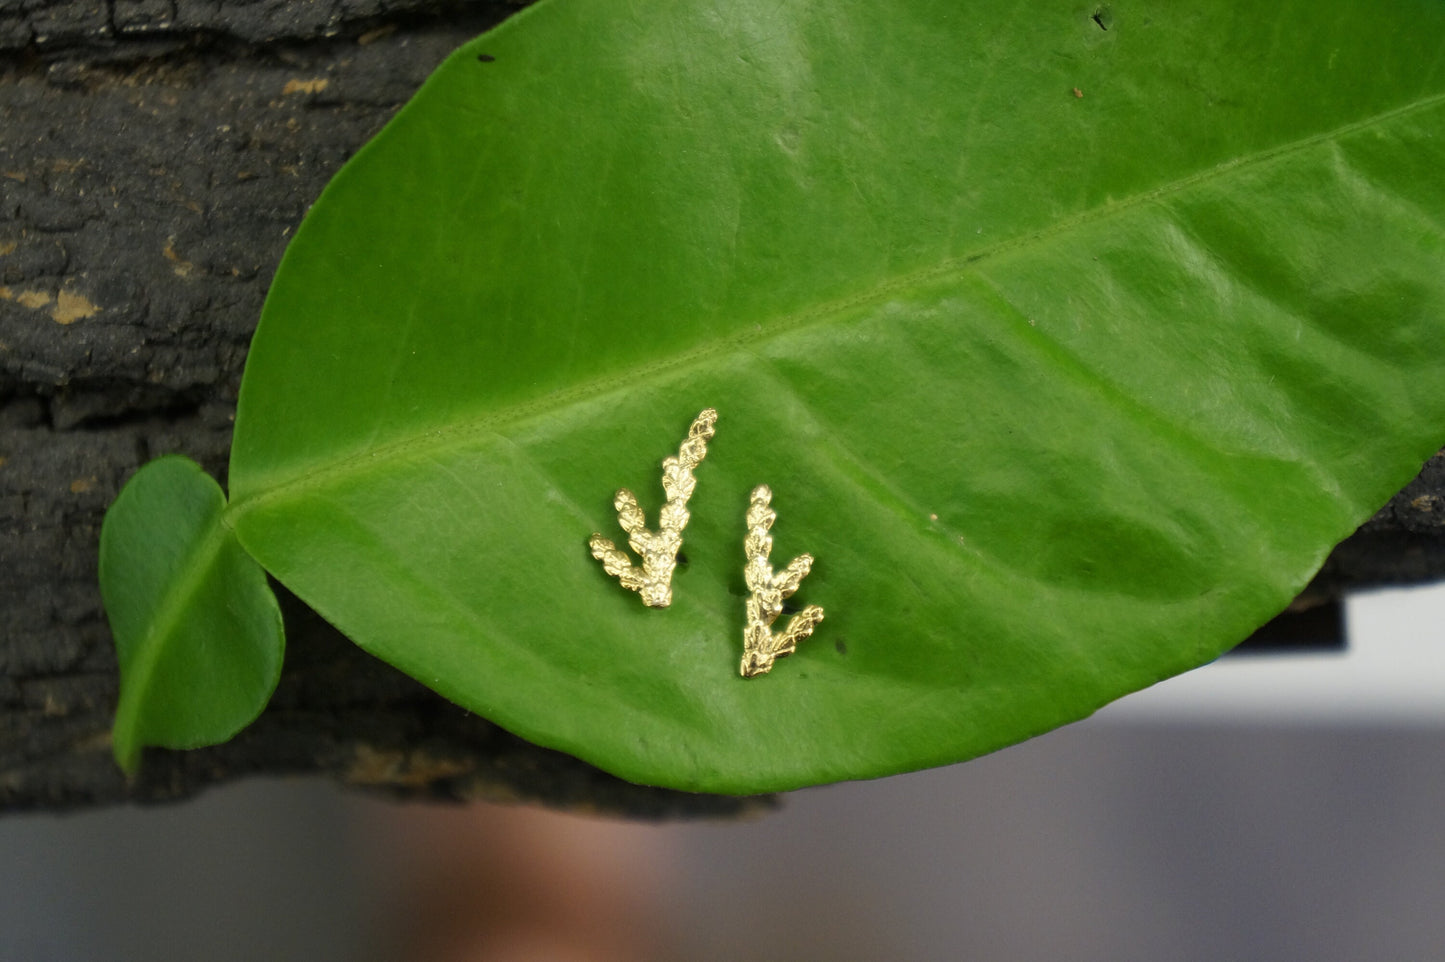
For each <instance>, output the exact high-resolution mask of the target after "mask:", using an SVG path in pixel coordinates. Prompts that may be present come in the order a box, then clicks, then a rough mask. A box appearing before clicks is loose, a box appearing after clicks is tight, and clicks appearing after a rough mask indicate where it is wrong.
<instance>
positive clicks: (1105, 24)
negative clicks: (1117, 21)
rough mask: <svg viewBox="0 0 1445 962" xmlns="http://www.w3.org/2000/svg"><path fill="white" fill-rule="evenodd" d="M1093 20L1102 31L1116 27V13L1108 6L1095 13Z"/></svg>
mask: <svg viewBox="0 0 1445 962" xmlns="http://www.w3.org/2000/svg"><path fill="white" fill-rule="evenodd" d="M1091 19H1092V20H1093V21H1094V23H1096V24H1098V25H1099V29H1100V30H1108V29H1109V28H1110V27H1112V26H1113V25H1114V11H1112V10H1110V9H1109V7H1108V4H1105V5H1104V6H1101V7H1099V8H1098V9H1097V10H1095V11H1094V16H1093V17H1092V18H1091Z"/></svg>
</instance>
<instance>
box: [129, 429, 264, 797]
mask: <svg viewBox="0 0 1445 962" xmlns="http://www.w3.org/2000/svg"><path fill="white" fill-rule="evenodd" d="M225 506H226V499H225V495H223V494H222V493H221V488H220V486H219V485H217V484H216V482H215V481H213V480H212V479H211V477H210V476H209V475H207V474H206V473H205V472H204V471H203V470H202V469H201V467H200V465H198V464H196V463H195V462H193V461H190V460H188V459H186V458H182V457H164V458H160V459H158V460H155V461H152V462H151V463H150V464H147V465H146V466H145V467H143V468H141V469H140V471H138V472H136V474H135V476H134V477H132V478H131V479H130V481H129V482H128V483H127V484H126V486H125V488H123V489H122V490H121V493H120V496H119V497H118V498H116V501H115V504H113V505H111V508H110V510H109V511H108V512H106V516H105V524H104V526H103V527H102V528H101V532H100V589H101V595H102V596H103V597H104V599H105V610H106V614H107V616H108V617H109V618H110V627H111V632H112V634H114V636H115V646H116V653H117V655H118V656H119V659H120V704H119V706H118V707H117V708H116V717H115V728H114V730H113V742H114V749H115V757H116V761H118V762H119V763H120V765H121V767H122V768H124V769H125V770H126V771H127V772H133V771H134V770H135V768H136V766H137V764H138V762H139V760H140V750H141V748H142V747H143V746H146V745H158V746H163V747H166V748H196V747H199V746H201V745H213V744H216V743H217V742H222V741H225V740H226V739H228V738H230V737H231V736H232V735H234V734H235V733H236V732H238V731H239V730H241V729H242V728H244V727H245V726H246V725H247V724H249V723H250V722H251V720H252V719H254V718H255V717H256V715H257V714H259V713H260V711H261V709H262V708H263V707H264V706H265V704H266V701H267V699H269V698H270V697H271V692H272V691H274V690H275V688H276V681H277V678H278V677H279V676H280V672H281V654H282V649H283V646H284V640H283V634H282V625H281V611H280V609H279V608H278V607H277V605H276V596H275V595H274V594H273V593H272V592H271V587H270V585H268V584H267V583H266V574H265V572H264V571H262V570H261V567H260V565H258V564H256V562H255V561H253V560H252V559H251V557H250V556H249V555H247V554H246V552H245V551H244V550H243V549H242V548H241V546H240V544H239V543H238V542H237V541H236V537H235V534H234V533H233V532H232V531H231V529H230V528H229V527H228V526H227V525H226V524H225V518H224V513H223V512H224V509H225Z"/></svg>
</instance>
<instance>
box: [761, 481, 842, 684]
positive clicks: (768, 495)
mask: <svg viewBox="0 0 1445 962" xmlns="http://www.w3.org/2000/svg"><path fill="white" fill-rule="evenodd" d="M772 500H773V492H772V489H770V488H769V487H768V486H767V485H766V484H760V485H758V486H757V487H756V488H753V495H752V503H751V504H749V505H748V537H747V540H746V541H744V542H743V550H744V552H745V553H746V554H747V557H748V565H747V568H746V569H745V574H746V578H747V582H748V591H750V592H751V594H750V595H748V604H747V611H748V626H747V627H746V628H745V629H743V664H742V674H743V677H744V678H752V677H753V676H754V675H762V674H766V673H767V672H769V671H771V670H772V667H773V662H774V661H775V660H777V659H779V658H782V657H784V656H785V655H791V654H792V653H793V651H794V650H795V649H796V648H797V647H798V642H800V641H802V640H803V639H804V638H806V637H808V636H809V635H811V634H812V633H813V629H814V628H816V627H817V626H818V622H820V621H822V620H823V609H822V608H819V607H818V606H817V605H809V606H808V607H806V608H804V609H803V610H802V611H800V612H798V613H797V614H796V615H794V616H793V618H792V620H791V621H789V622H788V627H787V629H786V630H785V631H784V632H783V633H782V634H781V635H775V634H773V629H772V624H773V622H774V621H776V620H777V617H778V615H780V614H782V611H783V600H784V599H785V598H787V597H788V596H790V595H791V594H792V593H793V592H795V591H797V590H798V583H799V582H801V581H802V580H803V579H804V578H806V577H807V576H808V572H809V571H811V570H812V568H813V556H812V555H810V554H800V555H798V556H797V557H796V558H794V559H793V560H792V561H791V562H789V564H788V566H787V567H786V568H784V569H783V570H782V571H781V572H778V573H777V574H774V573H773V566H772V565H771V564H769V563H768V555H769V554H770V553H771V552H772V550H773V538H772V535H770V534H768V531H769V530H770V529H771V528H772V526H773V522H774V521H776V520H778V514H777V512H776V511H774V510H773V509H772V508H771V507H770V504H771V503H772Z"/></svg>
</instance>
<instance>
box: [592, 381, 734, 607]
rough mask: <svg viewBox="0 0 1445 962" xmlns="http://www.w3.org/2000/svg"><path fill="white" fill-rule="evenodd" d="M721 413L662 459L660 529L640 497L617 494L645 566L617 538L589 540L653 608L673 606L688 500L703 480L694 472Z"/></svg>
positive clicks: (700, 420) (702, 418)
mask: <svg viewBox="0 0 1445 962" xmlns="http://www.w3.org/2000/svg"><path fill="white" fill-rule="evenodd" d="M716 423H717V411H715V410H713V409H712V408H708V409H707V410H705V411H703V412H702V413H701V414H699V415H698V416H697V417H696V418H695V419H694V420H693V422H692V426H691V427H690V428H688V431H687V438H686V439H685V440H684V441H683V442H682V446H681V447H680V448H678V451H677V457H675V458H673V457H669V458H666V459H665V460H664V461H663V462H662V489H663V491H664V492H665V493H666V494H667V503H666V504H665V505H663V507H662V511H661V512H660V514H659V515H658V530H657V531H655V532H653V531H649V530H647V518H646V517H645V516H644V515H643V513H642V508H641V507H639V506H638V504H637V496H636V495H635V494H633V493H632V492H631V491H629V490H627V489H626V488H623V489H621V490H620V491H618V492H617V497H616V498H614V499H613V501H612V507H613V508H615V509H616V511H617V522H618V524H620V525H621V526H622V530H623V531H626V532H627V535H628V544H630V545H631V546H632V550H633V551H636V552H637V554H638V555H639V556H640V557H641V559H642V566H641V567H640V568H639V567H638V566H637V565H634V564H633V563H632V559H631V558H630V557H628V555H627V552H625V551H623V550H621V549H620V548H618V547H617V546H616V545H615V544H613V543H612V541H611V540H609V539H607V538H604V537H602V535H601V534H598V533H594V534H593V535H592V537H591V539H589V541H588V546H589V547H590V548H591V549H592V557H594V558H596V559H597V560H598V561H600V562H602V567H603V569H604V570H606V572H607V573H608V574H610V575H612V576H613V577H614V578H616V579H617V580H618V581H619V582H621V583H622V587H624V588H626V589H628V590H629V591H635V592H637V593H638V594H639V595H641V596H642V603H643V604H644V605H647V606H648V607H649V608H666V607H667V606H668V605H670V604H672V572H673V569H674V568H676V567H677V552H678V550H679V549H681V548H682V529H683V528H685V527H687V521H688V518H689V515H688V513H687V499H688V498H690V497H692V490H693V488H694V487H695V486H696V485H697V479H696V478H695V477H693V474H692V471H693V469H694V468H696V467H697V466H698V465H699V464H700V463H702V459H703V458H705V457H707V442H708V440H709V439H710V438H711V437H712V436H713V432H714V425H715V424H716Z"/></svg>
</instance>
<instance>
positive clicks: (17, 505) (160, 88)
mask: <svg viewBox="0 0 1445 962" xmlns="http://www.w3.org/2000/svg"><path fill="white" fill-rule="evenodd" d="M519 5H520V4H519V3H511V4H505V3H485V2H471V3H439V2H435V0H332V2H329V3H321V2H307V3H298V2H293V0H0V811H5V810H12V811H13V810H21V809H33V808H46V809H52V810H54V809H63V808H69V807H75V806H83V805H93V804H101V803H111V802H117V801H122V800H134V801H151V800H161V799H169V798H178V797H183V796H186V795H188V794H191V793H193V792H195V791H197V790H199V789H201V788H203V787H205V786H207V785H211V784H215V783H218V782H221V781H224V780H227V779H230V778H234V777H237V776H240V775H244V774H247V773H253V772H266V773H283V772H296V773H300V772H324V773H327V774H329V775H331V776H334V777H336V778H339V779H340V780H342V781H344V782H347V783H350V784H353V785H359V786H367V787H372V788H378V789H382V790H386V791H390V792H393V793H396V794H399V795H403V796H407V797H435V798H474V797H505V798H518V799H525V800H538V801H542V802H546V803H549V804H554V805H564V806H578V807H586V808H601V809H605V810H612V811H618V812H624V813H628V814H632V815H637V816H644V817H645V816H663V815H672V814H714V813H719V814H720V813H730V812H735V811H738V810H740V809H742V808H744V807H747V806H749V805H754V804H758V803H757V802H747V801H743V800H737V799H727V798H716V797H710V796H692V795H686V794H683V793H677V792H667V791H661V790H655V789H647V788H639V787H637V786H633V785H628V784H626V783H624V782H621V781H619V780H617V779H615V778H612V777H611V776H608V775H605V774H603V773H601V772H599V771H597V770H596V769H593V768H591V767H589V766H587V765H585V764H583V763H581V762H578V761H576V760H575V759H572V758H569V757H567V756H564V755H560V754H558V753H556V752H551V751H547V750H545V749H540V748H537V747H535V746H532V745H530V744H527V743H526V742H523V741H521V740H520V739H517V738H515V737H513V736H511V735H509V734H507V733H506V732H503V731H502V730H500V729H498V728H496V727H495V726H493V725H491V724H489V723H487V722H485V721H483V720H482V719H479V718H477V717H475V716H473V715H470V714H468V713H466V712H464V711H463V710H462V709H460V708H457V707H456V706H454V705H452V704H450V703H448V702H446V701H444V700H442V699H441V698H440V697H438V696H436V695H434V694H433V693H431V692H430V691H428V690H426V689H424V688H423V687H421V686H420V685H418V684H417V683H415V682H413V681H411V680H410V679H408V678H406V677H404V676H403V675H401V674H400V673H398V672H396V671H395V670H393V669H391V668H389V667H388V666H385V665H383V664H380V663H379V662H376V661H374V660H373V659H371V658H370V657H369V656H367V655H366V654H364V653H363V652H361V651H360V649H358V648H356V647H355V646H353V645H351V644H350V643H349V642H347V641H346V640H345V639H343V638H341V637H340V636H339V635H338V634H337V633H336V632H335V631H334V630H332V629H331V628H330V627H329V626H327V625H326V624H325V623H324V622H322V621H321V620H320V619H319V618H317V617H316V616H315V615H313V614H311V613H310V612H308V611H307V610H306V609H305V608H304V606H302V605H300V604H299V603H297V602H295V600H294V599H290V598H286V597H285V596H284V592H283V593H282V594H283V603H284V606H285V608H286V611H287V644H288V649H287V656H286V657H287V661H286V668H285V671H284V674H283V677H282V681H281V685H280V688H279V689H278V691H277V693H276V696H275V698H274V700H273V701H272V704H271V705H270V707H268V708H267V710H266V711H265V713H264V714H263V715H262V716H261V718H260V720H259V721H258V722H257V723H256V724H255V725H253V726H252V727H251V728H249V729H247V730H246V731H245V732H244V733H243V734H242V735H241V736H240V737H238V738H237V739H235V740H234V741H232V742H230V743H228V744H226V745H222V746H218V747H216V748H211V749H205V750H200V751H195V752H151V753H149V754H148V755H147V758H146V763H145V766H144V769H143V774H142V775H141V777H140V778H139V780H138V781H136V782H135V783H129V784H128V783H127V782H126V781H125V780H124V779H123V778H122V777H121V775H120V774H119V772H118V771H117V769H116V768H115V766H114V764H113V763H112V761H111V759H110V754H109V736H108V729H109V724H110V716H111V712H112V711H113V709H114V704H115V697H116V681H117V676H116V665H115V656H114V651H113V648H112V646H111V641H110V635H109V630H108V628H107V626H106V622H105V618H104V613H103V611H102V609H101V605H100V597H99V592H98V589H97V583H96V569H95V566H96V545H97V537H98V533H99V528H100V522H101V517H102V515H103V513H104V511H105V508H106V507H107V505H109V503H110V502H111V501H112V500H113V499H114V497H115V495H116V492H117V491H118V490H119V488H120V485H121V484H122V483H123V482H124V480H125V479H126V478H127V477H129V475H130V474H131V473H132V472H134V471H135V470H136V468H138V467H139V466H140V465H141V464H142V463H144V462H145V461H147V460H149V459H151V458H153V457H155V456H157V455H160V454H164V453H167V452H181V453H185V454H187V455H190V456H191V457H194V458H196V459H197V460H198V461H200V462H201V463H202V464H203V465H204V466H205V467H206V469H207V470H208V471H210V472H211V473H212V474H214V475H215V476H216V477H218V478H220V479H221V480H222V482H223V483H224V480H225V470H226V457H227V451H228V447H229V444H230V435H231V421H232V417H233V413H234V403H235V397H236V391H237V387H238V384H239V380H240V375H241V368H242V365H243V362H244V360H245V354H246V346H247V343H248V342H249V339H250V336H251V332H252V330H253V329H254V326H255V323H256V319H257V318H258V316H259V314H260V308H261V303H262V300H263V298H264V295H265V292H266V288H267V286H268V285H269V283H270V280H271V276H272V273H273V271H274V269H275V266H276V264H277V262H278V260H279V259H280V256H281V252H282V250H283V248H284V247H285V244H286V241H287V238H288V237H289V236H290V234H291V232H292V231H293V230H294V229H295V228H296V226H297V224H298V223H299V222H300V220H301V217H302V214H303V213H304V212H305V210H306V207H307V205H308V204H309V203H311V201H312V200H313V199H314V198H315V197H316V196H317V195H318V194H319V193H320V191H321V188H322V187H323V186H324V185H325V183H326V181H327V180H328V179H329V178H330V177H331V175H332V174H333V173H335V171H336V170H337V168H338V167H339V166H340V165H341V163H342V162H343V161H344V160H345V159H346V158H347V157H349V156H350V155H351V154H352V153H353V152H354V151H355V150H356V149H357V148H358V147H359V146H360V145H361V144H362V143H364V142H365V141H366V139H367V138H368V137H370V136H371V135H372V134H373V133H375V132H376V131H377V130H378V129H380V127H381V126H382V125H383V124H384V123H385V122H386V120H387V119H388V118H389V117H390V116H391V114H392V113H393V112H394V110H395V109H396V108H397V107H399V106H400V105H401V104H402V103H403V102H404V101H405V100H406V99H407V98H408V97H409V96H410V95H411V94H412V93H413V91H414V90H415V89H416V88H417V87H418V86H419V85H420V83H421V81H422V80H423V79H424V78H425V77H426V75H427V74H428V73H429V72H430V71H431V70H432V68H433V67H435V66H436V64H437V63H439V62H440V60H441V59H442V58H443V57H444V56H445V55H446V54H447V53H449V52H450V51H451V50H452V49H453V48H455V47H456V46H457V45H459V44H460V43H462V42H463V41H465V40H467V39H469V38H470V37H472V36H475V35H476V34H478V33H480V32H481V31H482V30H484V29H486V28H487V27H489V26H491V25H493V24H494V23H496V22H498V21H500V20H501V19H502V18H503V17H504V16H506V15H507V14H508V13H509V12H510V11H511V10H513V9H515V8H516V7H517V6H519ZM1442 572H1445V459H1442V458H1440V457H1437V458H1436V459H1435V460H1434V461H1432V462H1431V464H1430V465H1429V466H1428V467H1427V470H1426V472H1425V474H1423V475H1422V476H1421V478H1420V479H1419V480H1417V481H1416V482H1414V483H1413V484H1412V485H1411V487H1410V488H1408V489H1407V490H1406V491H1405V492H1403V493H1402V494H1401V495H1400V496H1397V497H1396V498H1395V499H1394V500H1393V501H1392V502H1391V503H1390V505H1389V506H1387V507H1386V508H1385V509H1384V510H1383V511H1382V512H1381V513H1380V514H1379V515H1378V516H1377V517H1376V518H1375V519H1374V520H1372V521H1371V522H1370V523H1369V524H1367V525H1366V526H1365V527H1364V528H1362V529H1361V531H1360V532H1359V533H1358V534H1357V535H1356V536H1355V537H1353V538H1351V539H1350V540H1349V541H1347V542H1346V543H1345V544H1344V545H1342V546H1341V547H1340V548H1339V549H1338V550H1337V551H1336V552H1335V554H1334V556H1332V558H1331V560H1330V562H1329V564H1328V565H1327V566H1326V568H1325V570H1324V571H1323V572H1322V573H1321V575H1320V577H1319V578H1318V579H1317V580H1316V582H1315V584H1314V585H1312V586H1311V589H1310V591H1309V592H1307V593H1306V595H1305V596H1304V598H1303V599H1302V601H1301V604H1307V603H1312V602H1316V601H1319V600H1322V599H1327V598H1330V597H1333V596H1335V595H1337V594H1339V593H1340V592H1342V591H1345V590H1347V589H1349V588H1352V587H1359V586H1362V585H1372V584H1383V583H1408V582H1416V581H1421V580H1425V579H1430V578H1435V577H1439V576H1440V575H1441V573H1442Z"/></svg>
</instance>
